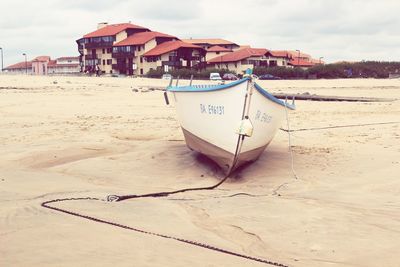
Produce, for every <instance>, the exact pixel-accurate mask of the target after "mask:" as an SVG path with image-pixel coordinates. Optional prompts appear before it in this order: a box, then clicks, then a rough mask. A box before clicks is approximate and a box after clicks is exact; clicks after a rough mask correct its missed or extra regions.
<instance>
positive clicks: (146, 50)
mask: <svg viewBox="0 0 400 267" xmlns="http://www.w3.org/2000/svg"><path fill="white" fill-rule="evenodd" d="M77 43H78V50H79V52H80V53H81V61H82V70H83V71H86V72H95V71H96V70H97V68H99V69H100V71H101V72H102V73H115V74H124V75H144V74H146V73H147V72H148V71H149V70H150V69H155V68H159V67H161V68H164V66H168V67H165V68H167V69H174V68H183V67H184V68H194V67H196V68H200V67H205V63H204V62H205V50H204V49H203V48H202V47H200V46H197V45H193V44H190V43H185V42H182V41H181V40H179V38H177V37H175V36H172V35H169V34H165V33H160V32H154V31H151V30H150V29H148V28H145V27H141V26H138V25H134V24H130V23H124V24H112V25H108V24H106V23H101V24H99V26H98V29H97V30H96V31H94V32H91V33H88V34H86V35H84V36H83V38H81V39H79V40H77Z"/></svg>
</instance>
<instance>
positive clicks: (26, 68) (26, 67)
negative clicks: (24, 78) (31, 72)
mask: <svg viewBox="0 0 400 267" xmlns="http://www.w3.org/2000/svg"><path fill="white" fill-rule="evenodd" d="M22 55H23V56H25V74H28V62H27V60H26V53H23V54H22Z"/></svg>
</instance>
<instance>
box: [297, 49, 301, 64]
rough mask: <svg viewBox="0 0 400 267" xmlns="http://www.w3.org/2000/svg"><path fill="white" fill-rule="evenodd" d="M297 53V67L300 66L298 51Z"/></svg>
mask: <svg viewBox="0 0 400 267" xmlns="http://www.w3.org/2000/svg"><path fill="white" fill-rule="evenodd" d="M296 51H297V52H298V53H297V67H298V66H299V65H300V50H298V49H296Z"/></svg>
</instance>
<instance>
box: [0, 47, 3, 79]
mask: <svg viewBox="0 0 400 267" xmlns="http://www.w3.org/2000/svg"><path fill="white" fill-rule="evenodd" d="M0 50H1V73H3V69H4V67H3V48H2V47H0Z"/></svg>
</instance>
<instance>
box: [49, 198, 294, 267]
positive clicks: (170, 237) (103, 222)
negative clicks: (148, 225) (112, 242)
mask: <svg viewBox="0 0 400 267" xmlns="http://www.w3.org/2000/svg"><path fill="white" fill-rule="evenodd" d="M79 200H92V201H104V200H102V199H99V198H92V197H85V198H63V199H53V200H49V201H45V202H43V203H41V206H42V207H43V208H46V209H50V210H54V211H58V212H62V213H65V214H68V215H72V216H75V217H79V218H83V219H86V220H89V221H94V222H97V223H102V224H107V225H111V226H114V227H119V228H123V229H126V230H130V231H134V232H138V233H142V234H147V235H153V236H157V237H161V238H165V239H171V240H175V241H177V242H182V243H185V244H189V245H192V246H197V247H201V248H204V249H208V250H212V251H216V252H220V253H224V254H228V255H231V256H236V257H240V258H244V259H247V260H250V261H255V262H260V263H264V264H268V265H273V266H278V267H289V266H288V265H285V264H282V263H278V262H274V261H270V260H266V259H262V258H257V257H253V256H249V255H245V254H241V253H238V252H234V251H230V250H226V249H223V248H219V247H215V246H212V245H208V244H205V243H200V242H196V241H192V240H187V239H183V238H179V237H174V236H169V235H164V234H160V233H157V232H152V231H147V230H143V229H139V228H134V227H131V226H128V225H123V224H120V223H116V222H112V221H106V220H103V219H99V218H96V217H92V216H88V215H83V214H80V213H78V212H75V211H70V210H66V209H62V208H57V207H53V206H51V205H49V204H51V203H57V202H64V201H79Z"/></svg>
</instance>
